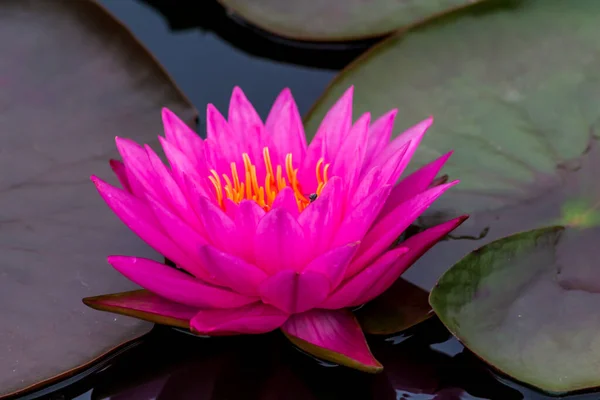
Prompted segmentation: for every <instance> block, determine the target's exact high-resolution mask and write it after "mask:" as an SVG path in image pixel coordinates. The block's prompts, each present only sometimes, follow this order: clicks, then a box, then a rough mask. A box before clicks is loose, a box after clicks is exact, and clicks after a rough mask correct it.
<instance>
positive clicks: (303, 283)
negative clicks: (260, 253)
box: [260, 269, 330, 314]
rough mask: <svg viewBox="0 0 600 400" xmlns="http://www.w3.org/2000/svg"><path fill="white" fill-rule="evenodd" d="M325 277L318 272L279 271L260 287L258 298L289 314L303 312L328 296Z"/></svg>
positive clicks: (328, 288) (328, 285)
mask: <svg viewBox="0 0 600 400" xmlns="http://www.w3.org/2000/svg"><path fill="white" fill-rule="evenodd" d="M329 290H330V284H329V280H328V279H327V277H326V276H324V275H322V274H320V273H318V272H312V271H308V272H296V271H292V270H289V269H288V270H284V271H279V272H278V273H276V274H275V275H273V276H271V277H270V278H268V279H266V280H265V281H264V282H263V283H262V284H261V285H260V297H261V299H262V301H263V302H264V303H266V304H271V305H273V306H275V307H277V308H279V309H280V310H282V311H285V312H286V313H289V314H294V313H299V312H304V311H306V310H310V309H311V308H313V307H315V306H316V305H318V304H320V303H321V302H323V300H325V299H326V298H327V295H328V294H329Z"/></svg>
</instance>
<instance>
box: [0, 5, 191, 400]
mask: <svg viewBox="0 0 600 400" xmlns="http://www.w3.org/2000/svg"><path fill="white" fill-rule="evenodd" d="M0 53H1V54H2V62H0V108H1V109H2V112H1V113H0V131H1V132H2V144H1V146H0V147H1V151H0V152H1V156H0V171H3V173H2V175H1V177H0V191H1V193H0V210H1V211H0V214H1V215H0V243H1V247H0V252H1V253H2V256H1V261H0V275H1V276H2V279H0V293H2V298H3V301H2V306H1V311H0V321H1V323H0V341H1V342H2V346H0V360H2V362H0V397H1V396H3V395H7V394H9V393H15V392H16V393H23V392H24V391H25V390H29V389H32V388H34V387H35V386H36V385H42V384H44V383H47V382H48V381H49V380H51V379H59V378H61V377H66V376H70V375H72V374H75V373H77V371H78V370H79V368H82V367H85V366H86V364H88V363H90V362H92V361H93V360H96V359H97V358H98V357H100V356H102V355H104V354H106V353H107V352H108V351H110V350H111V349H114V348H116V347H118V346H119V345H121V344H122V343H124V342H127V341H130V340H133V339H135V338H137V337H139V336H140V335H142V334H144V333H146V332H147V331H148V330H149V329H150V327H151V325H150V324H148V323H145V322H143V321H139V320H136V319H134V318H127V317H120V316H115V315H111V314H108V313H101V312H97V311H94V310H90V309H89V308H87V307H86V306H85V305H84V304H82V302H81V299H82V298H83V297H86V296H91V295H95V294H98V293H106V292H114V291H121V290H129V289H132V288H133V286H132V285H131V283H129V282H128V281H127V280H126V279H125V278H123V277H122V276H120V275H119V273H117V272H116V271H113V270H112V269H111V268H110V266H108V265H107V264H106V261H105V260H106V256H107V255H109V254H115V253H116V254H138V255H145V256H149V257H153V256H155V254H154V253H153V252H151V251H150V250H149V248H148V246H146V245H144V244H143V243H142V242H141V241H140V240H139V239H137V238H136V237H135V235H133V234H132V233H131V232H129V231H128V229H127V228H126V227H125V226H123V225H122V223H121V222H120V221H119V220H118V218H116V217H114V216H113V215H112V213H111V212H110V210H109V209H108V207H106V205H105V204H104V203H103V202H102V200H101V199H100V198H99V197H98V195H97V192H96V190H95V188H94V185H93V184H91V183H90V181H89V175H90V173H91V172H92V171H94V172H98V173H99V174H102V175H103V176H110V175H111V172H110V168H109V165H108V159H109V158H110V157H115V156H116V152H115V151H114V150H113V149H114V148H115V146H114V138H115V136H116V135H122V136H128V137H133V138H134V139H135V140H137V141H140V142H148V141H152V139H153V138H154V139H156V136H157V134H158V133H160V131H161V120H160V108H161V107H162V106H167V107H169V108H171V109H173V110H174V111H175V112H177V113H179V114H181V115H182V116H183V117H184V118H186V120H189V121H190V122H191V121H193V118H194V117H195V111H194V110H193V108H192V107H191V105H190V104H189V103H188V102H187V100H186V99H185V97H184V96H183V95H182V94H181V93H180V92H179V91H178V90H177V88H176V87H175V86H174V84H173V82H172V81H171V80H170V78H169V77H168V76H167V74H166V73H165V72H164V70H163V69H162V68H161V67H160V66H159V65H157V64H156V62H155V60H154V59H153V58H152V56H151V55H150V54H148V52H147V51H146V50H145V49H144V48H143V47H142V46H141V45H140V44H139V43H138V42H137V41H136V40H135V39H134V38H133V37H132V36H131V34H130V33H129V31H128V30H127V29H126V28H125V27H123V26H122V25H121V24H120V23H119V22H117V21H116V20H115V19H113V18H112V17H111V16H110V15H109V14H108V13H107V12H106V11H104V9H102V8H101V7H100V6H99V5H98V4H97V3H96V2H93V1H86V0H80V1H70V0H55V1H21V0H8V1H2V2H0ZM113 182H115V183H116V179H114V180H113ZM26 388H27V389H26Z"/></svg>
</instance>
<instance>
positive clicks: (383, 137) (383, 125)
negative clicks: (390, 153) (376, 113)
mask: <svg viewBox="0 0 600 400" xmlns="http://www.w3.org/2000/svg"><path fill="white" fill-rule="evenodd" d="M396 114H398V110H397V109H394V110H391V111H388V112H387V113H385V114H383V115H382V116H381V117H379V118H378V119H377V120H376V121H375V122H374V123H373V124H372V125H371V127H370V128H369V140H368V142H367V150H366V155H365V161H364V162H365V164H364V165H369V164H370V163H371V161H372V160H373V159H374V158H375V157H377V156H378V155H379V153H381V151H382V150H383V149H384V148H385V147H386V146H387V145H388V143H389V142H390V139H391V137H392V129H393V127H394V120H395V119H396Z"/></svg>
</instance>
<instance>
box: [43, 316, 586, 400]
mask: <svg viewBox="0 0 600 400" xmlns="http://www.w3.org/2000/svg"><path fill="white" fill-rule="evenodd" d="M370 339H371V340H370V344H371V348H372V350H373V353H374V355H375V356H376V357H377V358H378V359H379V360H380V361H381V362H382V364H383V365H384V366H385V370H384V372H383V373H381V374H378V375H371V374H366V373H362V372H357V371H353V370H349V369H346V368H342V367H324V366H322V365H320V364H319V363H317V362H316V361H315V360H314V359H313V358H312V357H309V356H307V355H305V354H304V353H302V352H300V351H297V350H296V348H294V347H293V346H292V345H291V344H290V343H289V342H288V341H287V340H286V339H285V337H283V335H282V334H280V333H279V332H273V333H271V334H268V335H257V336H242V337H227V338H198V337H194V336H192V335H187V334H184V333H181V332H178V331H176V330H174V329H171V328H166V327H160V326H158V327H156V328H155V329H154V330H153V331H152V332H151V333H150V334H149V335H148V336H147V337H145V338H144V339H143V340H141V341H140V342H139V343H138V344H136V345H135V346H134V347H133V348H131V349H130V350H128V351H127V352H125V354H122V355H120V356H118V357H115V358H114V359H112V360H109V361H108V362H106V363H105V364H103V365H100V366H98V367H99V368H98V370H97V371H96V372H94V373H93V374H90V375H89V376H88V377H86V378H84V379H82V380H79V381H78V382H76V383H74V384H72V385H70V386H68V387H67V388H65V389H62V390H60V391H56V392H54V393H52V394H49V393H46V396H45V397H44V398H45V399H50V400H59V399H78V400H150V399H154V400H178V399H181V400H187V399H190V400H192V399H194V400H195V399H210V400H230V399H231V400H233V399H242V398H243V399H245V400H252V399H256V400H288V399H289V400H338V399H339V400H349V399H361V400H362V399H365V400H388V399H389V400H394V399H407V400H417V399H423V400H425V399H426V400H477V399H491V400H521V399H532V400H541V399H550V397H546V396H543V395H541V394H538V393H535V392H534V391H532V390H529V389H527V388H523V387H516V385H515V384H513V383H510V382H508V381H506V384H503V383H501V380H505V378H502V377H500V378H499V379H498V378H497V377H494V375H493V374H492V373H491V372H490V371H489V370H488V369H486V367H485V366H484V365H483V363H481V362H480V361H479V360H478V359H476V358H475V357H474V356H473V355H472V354H470V353H469V352H468V351H465V350H464V349H463V348H462V347H461V346H460V345H459V344H458V343H457V342H456V341H455V340H454V339H450V335H449V334H448V332H447V331H446V330H445V329H444V328H443V327H442V326H441V324H440V323H439V321H437V320H436V319H432V320H430V321H428V322H426V323H423V324H422V325H420V326H418V327H416V328H413V329H412V330H410V331H409V332H407V333H405V334H404V335H402V336H399V337H395V338H387V339H385V338H370ZM571 398H572V399H574V400H592V399H596V400H597V398H598V395H583V396H573V397H571Z"/></svg>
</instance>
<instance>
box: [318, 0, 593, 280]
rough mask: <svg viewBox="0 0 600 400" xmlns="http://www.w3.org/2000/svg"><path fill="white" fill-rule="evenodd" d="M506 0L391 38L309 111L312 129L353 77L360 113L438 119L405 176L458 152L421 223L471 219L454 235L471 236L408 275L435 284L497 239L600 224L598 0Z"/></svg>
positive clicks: (440, 249) (400, 122)
mask: <svg viewBox="0 0 600 400" xmlns="http://www.w3.org/2000/svg"><path fill="white" fill-rule="evenodd" d="M497 3H499V4H505V5H506V6H494V7H492V6H491V5H490V6H486V7H482V9H481V10H479V11H478V12H473V11H472V10H471V9H468V10H463V11H461V12H459V13H457V14H456V15H453V16H451V17H447V18H444V19H441V20H438V21H434V22H432V23H430V24H427V25H426V26H422V27H421V28H418V29H416V30H414V31H411V32H409V33H407V34H405V35H402V36H394V37H391V38H389V39H387V40H385V41H384V42H382V43H381V44H380V45H377V46H375V48H373V49H372V50H370V51H369V52H368V53H367V54H366V55H364V56H363V57H361V58H360V59H358V60H357V61H356V62H355V63H353V64H352V65H351V66H350V67H348V68H347V69H346V70H344V71H343V72H342V73H341V74H340V75H338V77H337V78H336V79H335V81H334V82H333V83H332V85H331V86H330V88H329V90H328V91H327V92H326V93H325V94H324V95H323V97H322V98H321V99H320V100H319V101H318V102H317V104H316V105H315V107H314V108H313V110H312V112H311V113H309V115H308V116H307V124H308V129H307V130H308V132H310V133H312V134H314V132H315V130H316V127H317V124H318V121H319V120H320V119H321V117H322V116H323V115H324V113H325V111H326V110H327V108H328V107H329V106H330V105H331V104H332V103H333V101H334V100H335V99H337V98H338V96H339V95H340V94H341V93H342V92H343V91H344V90H345V89H346V88H347V87H348V86H349V85H355V100H354V105H355V109H356V116H359V115H360V114H362V113H363V112H365V111H368V110H373V113H374V115H381V114H383V113H384V112H386V111H387V110H389V109H391V108H395V107H396V108H398V116H397V118H396V129H395V131H396V132H398V133H399V132H401V131H402V130H403V129H404V128H407V127H409V126H410V125H412V124H414V123H417V122H418V121H420V120H422V119H424V118H426V117H427V116H429V115H433V116H434V117H435V122H434V124H433V127H432V128H431V129H430V130H429V131H428V133H427V135H426V136H425V138H424V140H423V143H422V144H421V146H420V147H419V149H418V150H417V153H416V154H415V157H414V158H413V162H412V163H411V164H410V165H409V170H408V171H407V172H406V173H409V172H411V171H412V170H414V169H416V168H417V167H419V166H422V165H424V164H425V163H427V162H429V161H431V160H432V159H434V158H436V157H438V156H439V155H441V154H444V153H446V152H447V151H448V150H450V149H454V150H455V152H454V154H453V155H452V157H451V158H450V160H449V161H448V163H447V164H446V166H445V167H444V169H443V170H442V173H445V174H448V175H449V176H450V179H460V180H461V183H460V184H459V185H457V186H456V187H455V190H452V191H450V192H448V193H447V194H445V195H444V196H443V197H442V198H440V200H439V201H437V202H436V203H435V204H434V205H433V206H432V207H431V209H430V210H429V211H428V213H427V214H426V215H424V216H423V217H422V218H421V219H420V220H419V221H418V223H419V225H422V226H428V225H432V224H434V223H438V222H439V221H443V220H447V219H448V218H451V217H454V216H456V215H458V214H462V213H467V214H470V215H471V218H470V219H469V220H468V221H467V222H465V223H464V224H463V225H462V226H461V227H460V228H459V229H458V230H457V231H456V232H455V233H454V232H453V233H452V234H451V237H455V238H458V239H461V240H448V241H446V242H443V243H440V244H438V245H437V246H436V247H435V248H433V249H432V250H430V251H429V252H428V253H427V254H425V256H424V257H422V258H421V259H420V260H419V261H418V262H417V263H416V265H415V266H414V267H413V268H411V270H409V271H408V272H407V273H406V274H405V275H404V277H406V278H407V279H409V280H411V281H413V282H416V283H418V284H419V286H422V287H425V288H429V287H432V286H433V285H434V283H435V279H436V278H437V277H439V276H440V275H441V273H443V272H444V271H445V270H446V269H447V268H448V267H449V266H451V265H452V264H454V262H456V261H458V260H459V259H460V257H462V256H464V255H465V254H467V253H468V252H469V251H471V250H473V249H474V248H475V247H478V246H481V245H482V244H484V243H485V242H489V241H490V240H493V239H496V238H499V237H503V236H507V235H510V234H513V233H516V232H521V231H525V230H530V229H534V228H539V227H543V226H549V225H553V224H575V225H580V226H590V225H594V224H596V223H597V222H598V221H599V220H600V217H599V214H598V212H597V211H595V210H596V208H595V207H594V205H595V204H596V202H597V200H598V199H600V196H598V195H599V194H600V185H599V184H598V180H597V171H598V170H599V167H600V160H599V157H598V150H597V146H598V145H597V143H596V139H595V132H597V131H598V121H599V120H600V119H599V118H600V108H599V107H598V104H600V56H598V54H600V24H598V20H599V19H600V2H598V1H595V0H577V1H573V2H565V1H562V0H523V1H505V2H497ZM584 209H586V210H591V209H593V210H594V211H593V212H591V213H587V212H582V210H584ZM469 239H471V240H469Z"/></svg>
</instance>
